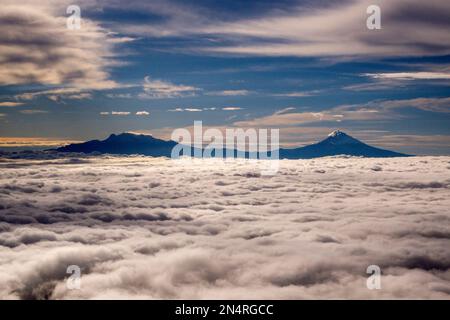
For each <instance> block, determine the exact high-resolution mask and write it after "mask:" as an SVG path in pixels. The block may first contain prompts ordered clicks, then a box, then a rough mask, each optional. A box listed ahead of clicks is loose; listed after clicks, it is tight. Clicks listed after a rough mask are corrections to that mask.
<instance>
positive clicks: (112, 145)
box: [55, 130, 409, 159]
mask: <svg viewBox="0 0 450 320" xmlns="http://www.w3.org/2000/svg"><path fill="white" fill-rule="evenodd" d="M175 145H177V143H176V142H175V141H171V140H169V141H167V140H162V139H158V138H155V137H153V136H151V135H144V134H133V133H121V134H111V135H110V136H109V137H108V138H106V139H105V140H90V141H86V142H83V143H76V144H70V145H67V146H63V147H60V148H57V149H55V150H56V151H59V152H81V153H93V152H97V153H109V154H142V155H146V156H154V157H161V156H163V157H170V156H171V152H172V149H173V147H174V146H175ZM193 150H194V148H193V147H191V151H193ZM235 151H236V150H234V152H235ZM245 154H246V157H248V156H249V153H248V152H246V153H245ZM336 155H349V156H361V157H374V158H386V157H407V156H409V155H407V154H403V153H399V152H395V151H390V150H385V149H380V148H376V147H372V146H369V145H367V144H365V143H363V142H361V141H359V140H358V139H355V138H353V137H351V136H349V135H347V134H346V133H345V132H343V131H340V130H335V131H333V132H331V133H330V134H329V135H328V136H327V138H325V139H324V140H322V141H319V142H317V143H314V144H310V145H307V146H304V147H298V148H292V149H284V148H280V149H279V158H280V159H312V158H319V157H326V156H336Z"/></svg>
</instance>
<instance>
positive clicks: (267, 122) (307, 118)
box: [234, 98, 450, 127]
mask: <svg viewBox="0 0 450 320" xmlns="http://www.w3.org/2000/svg"><path fill="white" fill-rule="evenodd" d="M402 108H414V109H418V110H423V111H428V112H436V113H449V112H450V98H416V99H398V100H377V101H370V102H368V103H365V104H356V105H340V106H336V107H333V108H330V109H327V110H322V111H319V112H290V111H293V110H294V109H293V108H285V109H282V110H279V111H276V112H274V113H273V114H271V115H268V116H263V117H258V118H255V119H251V120H241V121H237V122H235V123H234V125H236V126H243V127H289V126H296V125H302V124H309V123H316V122H325V121H331V122H341V121H344V120H345V121H349V120H350V121H370V120H382V119H391V120H392V119H395V118H398V119H401V118H404V117H407V116H409V115H405V114H403V113H401V110H400V109H402Z"/></svg>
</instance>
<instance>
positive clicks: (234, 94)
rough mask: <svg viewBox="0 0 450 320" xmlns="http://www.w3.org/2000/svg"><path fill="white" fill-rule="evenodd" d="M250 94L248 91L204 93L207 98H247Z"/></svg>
mask: <svg viewBox="0 0 450 320" xmlns="http://www.w3.org/2000/svg"><path fill="white" fill-rule="evenodd" d="M251 93H252V92H251V91H249V90H242V89H241V90H222V91H211V92H208V93H206V94H207V95H209V96H224V97H228V96H247V95H249V94H251Z"/></svg>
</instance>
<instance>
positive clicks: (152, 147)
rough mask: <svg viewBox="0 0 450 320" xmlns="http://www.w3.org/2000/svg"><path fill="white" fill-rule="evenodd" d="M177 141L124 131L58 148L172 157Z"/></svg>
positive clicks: (72, 150)
mask: <svg viewBox="0 0 450 320" xmlns="http://www.w3.org/2000/svg"><path fill="white" fill-rule="evenodd" d="M176 144H177V143H176V142H174V141H165V140H161V139H156V138H154V137H152V136H150V135H143V134H139V135H138V134H132V133H122V134H119V135H115V134H112V135H110V136H109V137H108V138H107V139H105V140H102V141H100V140H91V141H87V142H83V143H75V144H69V145H67V146H64V147H61V148H58V149H56V150H57V151H59V152H82V153H92V152H97V153H110V154H142V155H146V156H154V157H170V154H171V151H172V148H173V147H174V146H175V145H176Z"/></svg>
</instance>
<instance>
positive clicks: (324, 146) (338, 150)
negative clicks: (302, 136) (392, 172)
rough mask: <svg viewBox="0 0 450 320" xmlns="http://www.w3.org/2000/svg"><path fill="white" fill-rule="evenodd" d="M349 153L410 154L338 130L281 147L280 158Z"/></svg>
mask: <svg viewBox="0 0 450 320" xmlns="http://www.w3.org/2000/svg"><path fill="white" fill-rule="evenodd" d="M336 155H349V156H360V157H371V158H389V157H407V156H408V155H406V154H402V153H398V152H394V151H389V150H384V149H379V148H375V147H371V146H369V145H367V144H365V143H363V142H361V141H359V140H357V139H355V138H353V137H350V136H349V135H347V134H346V133H344V132H342V131H339V130H336V131H333V132H332V133H330V134H329V135H328V137H327V138H326V139H325V140H322V141H320V142H318V143H315V144H311V145H308V146H305V147H301V148H295V149H280V159H311V158H319V157H326V156H336Z"/></svg>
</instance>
